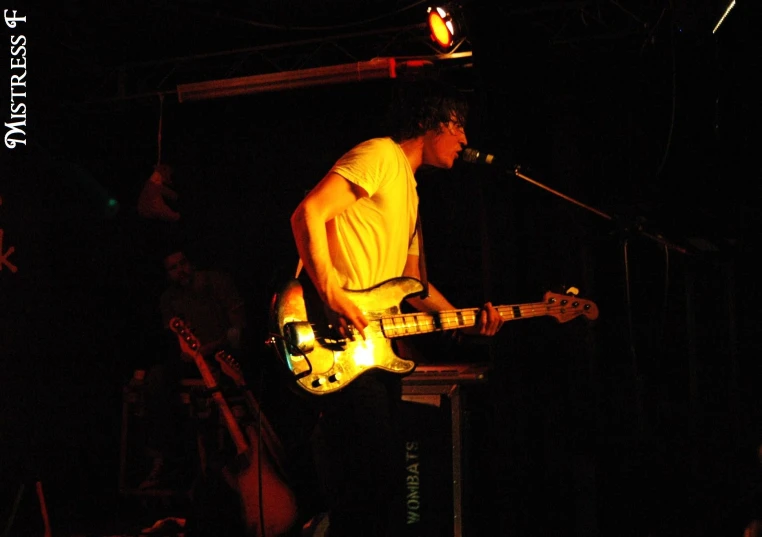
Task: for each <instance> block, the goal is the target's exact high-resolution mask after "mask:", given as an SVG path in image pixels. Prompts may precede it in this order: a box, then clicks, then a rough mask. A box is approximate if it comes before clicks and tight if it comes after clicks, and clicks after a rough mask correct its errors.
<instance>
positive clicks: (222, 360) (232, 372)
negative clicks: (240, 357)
mask: <svg viewBox="0 0 762 537" xmlns="http://www.w3.org/2000/svg"><path fill="white" fill-rule="evenodd" d="M214 358H215V359H216V360H217V362H218V363H219V364H220V368H221V369H222V372H223V373H225V374H226V375H227V376H228V377H230V378H231V379H233V382H235V383H236V386H239V387H243V386H245V385H246V382H245V381H244V378H243V372H242V370H241V364H239V363H238V361H237V360H236V359H235V358H233V356H232V355H231V354H230V353H228V352H225V351H224V350H221V351H217V352H216V353H215V354H214Z"/></svg>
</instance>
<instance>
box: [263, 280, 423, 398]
mask: <svg viewBox="0 0 762 537" xmlns="http://www.w3.org/2000/svg"><path fill="white" fill-rule="evenodd" d="M421 291H423V285H422V284H421V282H419V281H418V280H416V279H414V278H394V279H391V280H387V281H385V282H382V283H380V284H379V285H377V286H375V287H371V288H369V289H365V290H362V291H347V293H348V294H349V296H350V298H351V299H352V301H353V302H354V303H355V304H357V305H358V306H359V307H360V309H361V310H362V311H363V313H365V316H366V317H367V318H368V320H369V321H370V324H369V325H368V326H367V327H366V329H365V337H366V338H365V339H363V338H362V336H360V335H359V334H358V335H356V336H355V337H354V339H348V338H345V339H342V338H340V337H339V336H338V335H337V333H336V331H335V330H334V329H333V328H332V326H331V320H330V318H329V316H328V315H327V314H326V312H325V310H324V307H323V305H322V301H321V300H320V298H319V297H318V296H317V293H316V292H315V291H314V289H312V288H311V287H310V286H309V285H302V284H301V283H300V282H299V281H298V280H291V281H289V282H288V283H287V284H286V285H285V286H284V287H283V289H282V290H281V292H280V293H278V294H277V295H275V297H274V302H273V308H272V312H273V318H272V319H271V322H272V323H273V324H274V328H275V330H277V333H278V334H279V335H280V336H281V338H279V339H278V342H277V345H278V350H279V353H280V355H281V357H282V358H284V359H285V361H286V364H287V365H288V367H289V369H290V370H291V372H292V373H294V375H295V376H296V379H297V382H298V383H299V384H300V385H301V387H302V388H304V389H305V390H307V391H308V392H311V393H313V394H316V395H322V394H326V393H330V392H335V391H337V390H340V389H341V388H343V387H344V386H346V385H347V384H349V383H350V382H352V380H354V379H355V378H357V377H358V376H359V375H361V374H362V373H365V372H366V371H368V370H370V369H383V370H386V371H391V372H394V373H400V374H406V373H410V372H412V371H413V369H415V363H413V362H411V361H409V360H403V359H401V358H399V357H398V356H397V355H396V354H395V353H394V349H393V348H392V341H391V339H389V338H388V337H387V336H386V335H385V334H384V333H383V331H382V330H381V327H382V325H381V324H380V323H378V322H374V321H377V320H378V319H380V318H382V317H385V316H388V315H396V314H399V313H400V304H401V302H402V301H403V300H404V299H405V297H407V296H409V295H412V294H416V293H420V292H421Z"/></svg>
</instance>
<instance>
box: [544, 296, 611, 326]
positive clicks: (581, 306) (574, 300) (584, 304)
mask: <svg viewBox="0 0 762 537" xmlns="http://www.w3.org/2000/svg"><path fill="white" fill-rule="evenodd" d="M543 298H544V299H545V306H546V307H547V310H548V311H547V314H548V315H550V316H552V317H554V318H555V319H556V320H557V321H558V322H559V323H565V322H566V321H571V320H572V319H575V318H576V317H579V316H580V315H584V316H585V317H587V318H588V319H589V320H594V319H597V318H598V306H596V305H595V302H593V301H592V300H585V299H584V298H579V297H577V296H576V294H575V293H571V294H566V295H564V294H561V293H553V292H550V291H548V292H547V293H545V295H544V297H543Z"/></svg>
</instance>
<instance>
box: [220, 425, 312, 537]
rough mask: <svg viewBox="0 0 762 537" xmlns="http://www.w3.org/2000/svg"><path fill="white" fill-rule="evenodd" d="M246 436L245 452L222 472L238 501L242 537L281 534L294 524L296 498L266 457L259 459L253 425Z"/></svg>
mask: <svg viewBox="0 0 762 537" xmlns="http://www.w3.org/2000/svg"><path fill="white" fill-rule="evenodd" d="M246 435H247V437H248V439H249V446H250V447H249V449H248V450H247V451H246V452H244V453H241V454H239V455H238V456H237V459H236V460H235V461H234V463H233V464H232V465H229V466H228V468H226V469H225V472H226V477H227V480H228V483H229V484H230V485H231V486H232V487H233V488H234V489H235V490H236V492H237V493H238V495H239V497H240V499H241V510H242V519H243V523H244V526H245V528H246V534H247V535H249V536H251V537H277V536H280V535H283V534H285V533H286V532H287V531H289V530H290V529H291V528H292V527H293V526H294V524H295V523H296V519H297V516H298V506H297V501H296V496H295V495H294V493H293V492H292V491H291V489H290V488H289V487H288V486H287V485H286V484H285V482H284V481H283V479H282V478H281V476H280V475H279V474H278V472H277V471H276V469H275V468H274V467H273V465H272V464H271V463H270V461H269V458H268V457H267V456H266V455H265V456H262V458H261V459H260V443H259V436H258V434H257V431H256V430H255V428H254V426H251V425H250V426H248V427H247V428H246ZM260 491H261V494H260ZM263 522H264V523H263ZM263 531H264V533H263Z"/></svg>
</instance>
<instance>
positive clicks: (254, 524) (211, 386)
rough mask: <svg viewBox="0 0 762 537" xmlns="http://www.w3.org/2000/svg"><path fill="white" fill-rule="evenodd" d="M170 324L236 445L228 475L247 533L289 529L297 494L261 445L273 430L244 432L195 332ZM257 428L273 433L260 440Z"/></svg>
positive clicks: (265, 536)
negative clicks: (196, 368)
mask: <svg viewBox="0 0 762 537" xmlns="http://www.w3.org/2000/svg"><path fill="white" fill-rule="evenodd" d="M169 327H170V329H171V330H172V331H173V332H174V333H175V334H176V335H177V338H178V340H179V343H180V349H181V350H182V352H183V354H184V355H186V356H188V357H190V358H192V359H193V361H194V362H195V363H196V366H197V367H198V369H199V372H200V373H201V377H202V379H203V381H204V385H205V386H206V388H207V390H208V391H209V393H210V394H211V396H212V398H213V400H214V402H215V403H216V405H217V407H218V408H219V411H220V414H221V415H222V418H223V420H224V422H225V425H226V427H227V429H228V432H229V433H230V436H231V439H232V441H233V444H234V445H235V449H236V461H234V462H235V464H234V465H229V467H228V468H226V470H225V477H226V479H227V481H228V484H229V485H230V486H231V487H232V488H233V489H234V490H235V491H236V492H237V493H238V495H239V498H240V500H241V511H242V519H243V523H244V526H245V529H246V532H247V534H248V535H250V536H252V537H276V536H278V535H282V534H284V533H286V532H287V531H288V530H290V529H291V528H292V527H293V525H294V524H295V522H296V520H297V517H298V508H297V503H296V497H295V495H294V493H293V492H292V491H291V489H290V488H289V486H288V485H287V484H286V482H285V479H284V478H283V477H282V475H281V473H280V472H279V470H278V469H277V468H276V467H275V466H274V465H273V463H272V462H271V460H270V454H268V453H267V452H266V451H267V450H262V449H260V448H261V447H262V445H263V444H264V446H265V447H268V448H269V447H270V446H275V445H276V444H275V442H274V439H275V436H274V432H273V431H272V429H270V428H269V426H268V427H266V428H263V427H255V426H253V425H248V426H246V427H245V431H246V434H244V431H243V430H242V428H241V426H240V424H239V423H238V420H237V419H236V417H235V415H234V414H233V411H232V410H231V409H230V406H229V405H228V402H227V401H226V400H225V397H224V396H223V395H222V392H221V390H220V387H219V386H218V384H217V381H216V379H215V377H214V375H213V373H212V372H211V371H210V369H209V365H208V364H207V363H206V360H205V359H204V357H203V356H202V354H201V353H200V352H199V348H200V347H201V344H200V342H199V341H198V339H197V338H196V336H195V335H194V334H193V332H192V331H191V329H190V328H189V327H188V326H187V325H186V324H185V323H184V322H183V321H182V320H181V319H180V318H178V317H175V318H173V319H172V320H171V321H170V323H169ZM218 361H220V363H221V364H223V365H226V367H227V369H228V370H229V371H233V372H235V371H236V369H235V368H233V367H229V364H225V363H224V362H225V360H220V359H219V358H218ZM242 378H243V377H241V382H242ZM234 380H235V379H234ZM241 385H243V384H241ZM241 385H239V386H241ZM247 393H248V390H247ZM248 397H251V400H252V401H253V403H254V404H255V405H256V401H255V400H254V398H253V396H252V395H251V394H250V393H249V395H248V396H247V399H248ZM255 408H256V409H257V412H256V415H258V416H259V419H260V420H261V422H264V416H263V415H262V414H261V412H259V410H258V409H259V407H258V405H257V406H256V407H255ZM262 424H263V423H262ZM258 429H263V430H264V431H266V433H267V434H266V436H267V437H271V439H270V441H267V442H261V441H260V435H259V431H258Z"/></svg>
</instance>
